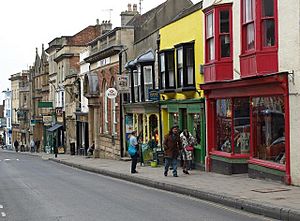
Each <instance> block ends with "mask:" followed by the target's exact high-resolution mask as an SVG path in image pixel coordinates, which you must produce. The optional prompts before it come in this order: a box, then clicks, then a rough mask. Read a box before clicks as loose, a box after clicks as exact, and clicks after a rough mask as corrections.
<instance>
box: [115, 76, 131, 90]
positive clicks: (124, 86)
mask: <svg viewBox="0 0 300 221" xmlns="http://www.w3.org/2000/svg"><path fill="white" fill-rule="evenodd" d="M117 89H118V92H119V93H130V89H129V75H125V74H123V75H119V76H117Z"/></svg>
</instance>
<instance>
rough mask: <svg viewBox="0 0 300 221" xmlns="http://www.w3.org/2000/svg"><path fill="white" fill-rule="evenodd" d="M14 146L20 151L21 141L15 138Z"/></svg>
mask: <svg viewBox="0 0 300 221" xmlns="http://www.w3.org/2000/svg"><path fill="white" fill-rule="evenodd" d="M14 147H15V150H16V152H18V151H19V142H18V140H15V142H14Z"/></svg>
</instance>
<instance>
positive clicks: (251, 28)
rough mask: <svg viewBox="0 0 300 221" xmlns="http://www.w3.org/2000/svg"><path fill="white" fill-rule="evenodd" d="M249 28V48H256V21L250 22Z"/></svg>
mask: <svg viewBox="0 0 300 221" xmlns="http://www.w3.org/2000/svg"><path fill="white" fill-rule="evenodd" d="M246 29H247V50H249V49H253V48H254V23H250V24H248V25H247V27H246Z"/></svg>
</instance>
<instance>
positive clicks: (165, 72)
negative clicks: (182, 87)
mask: <svg viewBox="0 0 300 221" xmlns="http://www.w3.org/2000/svg"><path fill="white" fill-rule="evenodd" d="M159 58H160V60H159V62H160V70H159V71H160V79H161V82H160V87H161V89H175V71H174V70H175V64H174V50H168V51H163V52H161V53H160V55H159Z"/></svg>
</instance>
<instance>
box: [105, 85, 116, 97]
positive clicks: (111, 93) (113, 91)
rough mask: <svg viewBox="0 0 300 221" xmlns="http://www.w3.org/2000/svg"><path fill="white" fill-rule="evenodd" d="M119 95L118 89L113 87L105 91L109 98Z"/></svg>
mask: <svg viewBox="0 0 300 221" xmlns="http://www.w3.org/2000/svg"><path fill="white" fill-rule="evenodd" d="M117 95H118V91H117V90H116V89H115V88H113V87H111V88H108V89H107V91H106V92H105V96H106V97H107V98H109V99H115V98H116V97H117Z"/></svg>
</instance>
